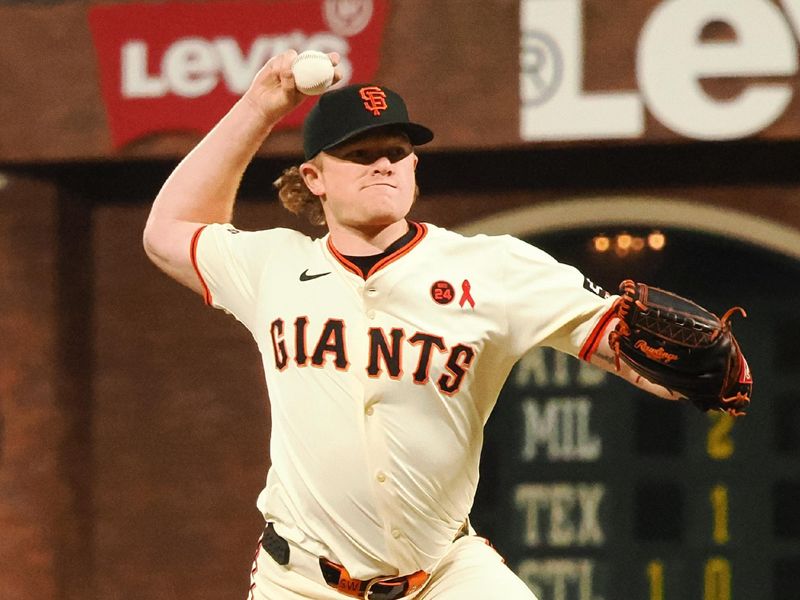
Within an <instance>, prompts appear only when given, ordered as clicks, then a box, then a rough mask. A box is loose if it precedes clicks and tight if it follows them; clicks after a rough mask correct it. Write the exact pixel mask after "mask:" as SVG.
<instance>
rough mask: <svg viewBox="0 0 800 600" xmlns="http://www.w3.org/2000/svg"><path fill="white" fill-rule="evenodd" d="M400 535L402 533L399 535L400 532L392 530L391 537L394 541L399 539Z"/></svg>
mask: <svg viewBox="0 0 800 600" xmlns="http://www.w3.org/2000/svg"><path fill="white" fill-rule="evenodd" d="M401 535H402V533H401V531H400V530H399V529H392V537H393V538H394V539H397V538H399V537H400V536H401Z"/></svg>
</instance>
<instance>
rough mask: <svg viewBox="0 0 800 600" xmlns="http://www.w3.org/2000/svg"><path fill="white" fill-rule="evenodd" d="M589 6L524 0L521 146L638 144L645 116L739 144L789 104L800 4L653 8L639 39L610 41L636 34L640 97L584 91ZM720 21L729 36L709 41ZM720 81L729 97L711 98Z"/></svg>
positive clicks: (695, 2) (718, 0)
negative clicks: (552, 142) (547, 142)
mask: <svg viewBox="0 0 800 600" xmlns="http://www.w3.org/2000/svg"><path fill="white" fill-rule="evenodd" d="M614 6H615V5H614V4H613V3H609V4H608V5H607V8H606V9H604V10H610V11H613V10H618V9H616V8H615V7H614ZM583 8H584V2H583V0H521V11H520V19H521V36H522V39H521V54H520V99H521V103H522V106H521V108H520V111H521V113H520V135H521V137H522V138H523V139H525V140H578V139H601V138H617V139H624V138H638V137H642V136H643V135H644V134H645V123H646V121H645V109H647V111H648V112H649V114H650V115H651V116H652V117H654V118H655V119H656V120H657V121H658V122H659V123H661V124H662V125H663V126H665V127H667V128H668V129H669V130H671V131H672V132H674V133H676V134H678V135H680V136H684V137H687V138H694V139H699V140H729V139H736V138H742V137H746V136H750V135H755V134H757V133H758V132H760V131H762V130H763V129H765V128H766V127H768V126H770V125H771V124H773V123H774V122H775V121H777V120H778V119H779V118H780V117H781V116H783V115H784V114H785V113H786V111H787V109H788V107H789V104H790V102H791V101H792V97H793V95H794V89H793V87H792V82H791V81H789V80H788V79H789V78H793V77H795V76H796V75H797V71H798V46H797V43H798V42H797V36H798V33H800V0H774V1H772V0H662V1H661V2H657V3H655V6H654V8H653V10H652V11H651V12H650V13H649V14H648V15H647V18H646V21H645V23H644V26H643V27H642V28H641V30H640V31H639V32H638V33H637V32H633V34H629V33H628V32H627V31H626V30H625V28H624V27H618V29H617V30H615V31H614V32H613V34H612V35H613V36H614V37H613V39H614V40H617V42H616V43H619V40H624V39H625V38H626V36H630V35H638V39H637V41H636V52H635V79H636V84H637V86H638V90H637V91H603V92H592V93H588V92H585V91H584V90H583V79H584V66H585V59H586V56H585V54H584V47H585V46H584V14H583ZM719 24H722V25H723V27H724V28H726V30H727V31H730V32H732V33H733V35H732V36H726V37H725V39H714V40H704V39H703V33H704V31H705V30H706V28H707V27H709V26H712V25H719ZM731 37H732V39H731ZM610 68H617V69H618V65H610ZM715 79H716V80H725V81H726V82H730V84H731V85H730V86H729V88H728V89H729V90H731V92H732V93H730V94H727V95H726V97H725V98H720V97H716V96H715V95H712V94H710V93H709V92H708V91H707V89H706V88H705V87H704V85H703V84H704V83H705V82H708V81H711V80H715Z"/></svg>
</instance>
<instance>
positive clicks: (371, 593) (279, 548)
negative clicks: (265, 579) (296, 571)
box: [261, 521, 469, 600]
mask: <svg viewBox="0 0 800 600" xmlns="http://www.w3.org/2000/svg"><path fill="white" fill-rule="evenodd" d="M468 534H469V521H464V524H463V525H462V526H461V527H460V528H459V530H458V532H457V533H456V535H455V537H454V538H453V541H454V542H455V541H456V540H458V539H460V538H462V537H464V536H465V535H468ZM261 547H262V548H264V550H266V552H267V554H269V555H270V556H271V557H272V559H273V560H274V561H275V562H276V563H278V564H279V565H287V564H289V542H287V541H286V540H285V539H283V538H282V537H281V536H279V535H278V532H277V531H275V526H274V525H273V524H272V523H267V526H266V527H265V528H264V535H263V536H262V537H261ZM319 568H320V571H321V572H322V577H323V579H325V583H327V584H328V585H329V586H331V587H333V588H336V589H337V590H338V591H339V592H341V593H343V594H346V595H348V596H352V597H354V598H363V599H365V600H397V599H398V598H404V597H405V596H408V595H409V594H411V593H413V592H416V591H417V590H418V589H419V588H421V587H422V585H423V584H424V583H425V582H426V581H428V577H430V574H429V573H426V572H425V571H422V570H420V571H417V572H416V573H412V574H411V575H400V576H397V575H390V576H388V577H375V578H373V579H369V580H364V579H353V578H352V577H350V574H349V573H348V572H347V569H345V568H344V566H342V565H337V564H336V563H334V562H331V561H330V560H328V559H327V558H322V557H320V559H319Z"/></svg>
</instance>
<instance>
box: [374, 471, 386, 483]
mask: <svg viewBox="0 0 800 600" xmlns="http://www.w3.org/2000/svg"><path fill="white" fill-rule="evenodd" d="M375 479H377V480H378V482H379V483H384V482H385V481H386V473H384V472H383V471H378V474H377V475H376V476H375Z"/></svg>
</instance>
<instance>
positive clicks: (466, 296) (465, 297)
mask: <svg viewBox="0 0 800 600" xmlns="http://www.w3.org/2000/svg"><path fill="white" fill-rule="evenodd" d="M470 289H472V286H470V284H469V280H468V279H465V280H464V281H463V282H462V283H461V300H459V301H458V305H459V306H460V307H462V308H463V307H464V304H465V303H466V302H469V305H470V307H471V308H475V300H473V299H472V294H470V293H469V291H470Z"/></svg>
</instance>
